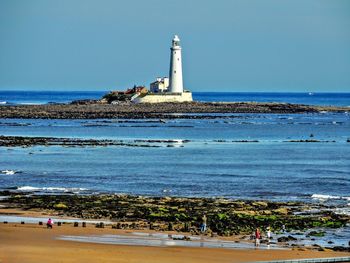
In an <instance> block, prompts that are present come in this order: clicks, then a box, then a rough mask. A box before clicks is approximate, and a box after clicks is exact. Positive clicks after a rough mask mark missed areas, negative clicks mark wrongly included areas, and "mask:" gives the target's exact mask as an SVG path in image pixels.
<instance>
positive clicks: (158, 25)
mask: <svg viewBox="0 0 350 263" xmlns="http://www.w3.org/2000/svg"><path fill="white" fill-rule="evenodd" d="M174 34H178V35H179V36H180V38H181V40H182V47H183V67H184V83H185V87H186V88H188V89H191V90H193V91H233V92H234V91H291V92H299V91H324V92H326V91H336V92H341V91H350V1H348V0H343V1H340V0H284V1H281V0H264V1H262V0H240V1H237V0H217V1H209V0H208V1H206V0H176V1H173V0H147V1H145V0H125V1H122V0H94V1H92V0H59V1H58V0H55V1H54V0H52V1H50V0H30V1H26V0H0V90H15V89H21V90H24V89H27V90H110V89H125V88H127V87H130V86H132V85H133V84H140V85H141V84H144V85H148V84H149V83H150V82H151V81H153V80H154V78H155V77H157V76H166V75H168V67H169V56H170V50H169V47H170V42H171V38H172V36H173V35H174Z"/></svg>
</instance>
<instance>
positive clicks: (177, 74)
mask: <svg viewBox="0 0 350 263" xmlns="http://www.w3.org/2000/svg"><path fill="white" fill-rule="evenodd" d="M170 50H171V52H170V70H169V88H168V92H171V93H183V91H184V87H183V81H182V59H181V46H180V38H179V37H178V36H177V35H175V36H174V38H173V41H172V45H171V48H170Z"/></svg>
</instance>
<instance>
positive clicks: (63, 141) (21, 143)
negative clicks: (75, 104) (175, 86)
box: [0, 135, 189, 147]
mask: <svg viewBox="0 0 350 263" xmlns="http://www.w3.org/2000/svg"><path fill="white" fill-rule="evenodd" d="M187 142H189V140H148V139H146V140H132V141H123V140H96V139H77V138H56V137H23V136H1V135H0V147H31V146H64V147H75V146H80V147H84V146H129V147H160V145H161V144H165V145H167V146H169V145H172V144H178V143H181V144H182V143H187Z"/></svg>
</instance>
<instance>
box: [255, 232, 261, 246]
mask: <svg viewBox="0 0 350 263" xmlns="http://www.w3.org/2000/svg"><path fill="white" fill-rule="evenodd" d="M260 239H261V233H260V229H259V228H257V229H256V230H255V246H256V247H258V246H259V245H260Z"/></svg>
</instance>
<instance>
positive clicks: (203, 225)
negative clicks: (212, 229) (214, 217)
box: [201, 214, 207, 233]
mask: <svg viewBox="0 0 350 263" xmlns="http://www.w3.org/2000/svg"><path fill="white" fill-rule="evenodd" d="M205 231H207V216H206V215H205V214H203V216H202V224H201V232H202V233H204V232H205Z"/></svg>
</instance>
